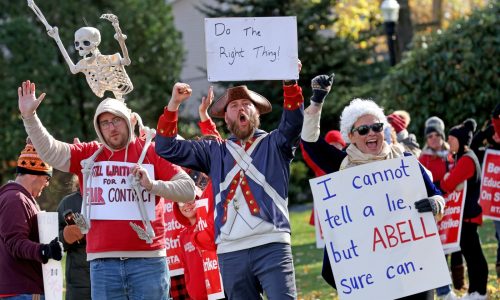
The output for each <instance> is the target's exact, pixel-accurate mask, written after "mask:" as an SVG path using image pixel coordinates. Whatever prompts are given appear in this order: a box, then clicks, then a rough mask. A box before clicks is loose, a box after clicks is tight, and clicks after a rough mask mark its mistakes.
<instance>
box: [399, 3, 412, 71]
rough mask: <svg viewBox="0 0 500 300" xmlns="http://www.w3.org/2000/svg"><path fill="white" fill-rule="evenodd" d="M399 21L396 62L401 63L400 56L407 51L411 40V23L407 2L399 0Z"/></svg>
mask: <svg viewBox="0 0 500 300" xmlns="http://www.w3.org/2000/svg"><path fill="white" fill-rule="evenodd" d="M398 2H399V5H400V9H399V21H398V28H397V37H398V49H399V51H396V61H397V62H399V61H401V54H402V53H403V52H404V51H407V50H409V48H410V43H411V41H412V39H413V24H412V21H411V9H410V5H409V3H408V0H399V1H398Z"/></svg>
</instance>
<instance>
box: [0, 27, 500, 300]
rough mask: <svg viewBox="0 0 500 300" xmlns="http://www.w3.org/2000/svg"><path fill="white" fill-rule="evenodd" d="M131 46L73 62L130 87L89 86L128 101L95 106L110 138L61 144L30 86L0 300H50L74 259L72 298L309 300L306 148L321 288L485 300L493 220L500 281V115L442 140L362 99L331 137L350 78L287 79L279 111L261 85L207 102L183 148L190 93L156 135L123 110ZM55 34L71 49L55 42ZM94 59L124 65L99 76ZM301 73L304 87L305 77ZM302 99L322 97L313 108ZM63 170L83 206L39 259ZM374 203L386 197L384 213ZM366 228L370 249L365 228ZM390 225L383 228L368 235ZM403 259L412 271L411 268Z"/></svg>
mask: <svg viewBox="0 0 500 300" xmlns="http://www.w3.org/2000/svg"><path fill="white" fill-rule="evenodd" d="M109 18H111V19H112V20H114V19H113V18H112V17H109ZM113 24H114V25H113V26H114V27H115V29H116V28H117V27H116V26H118V25H116V24H118V22H117V21H116V23H113ZM85 28H86V29H84V28H82V29H84V30H87V31H88V33H90V34H93V35H96V31H94V30H93V29H89V28H90V27H85ZM82 29H81V30H82ZM116 31H117V35H116V36H115V38H116V39H117V40H118V41H119V44H120V49H121V50H122V53H123V56H124V57H123V58H122V57H121V56H120V55H119V54H117V56H114V58H109V57H105V56H104V55H103V54H102V53H100V52H99V51H98V50H97V45H98V43H97V44H96V45H95V48H93V49H90V50H88V51H87V52H85V53H81V55H82V57H83V58H82V60H81V61H80V62H78V63H77V64H72V63H71V61H70V63H71V64H70V63H68V65H69V66H70V70H71V72H72V73H77V72H83V73H84V74H85V76H94V75H95V76H96V78H100V74H99V72H100V71H99V70H101V69H104V68H109V66H110V64H111V65H112V67H113V68H114V69H113V68H110V69H109V70H106V71H107V72H116V70H118V69H119V73H120V76H121V77H120V79H119V82H114V81H113V79H108V78H105V79H103V78H100V79H99V80H101V82H97V79H96V82H94V81H92V80H93V79H89V78H87V82H88V83H89V87H90V88H91V90H92V91H93V92H94V93H95V94H96V95H97V96H99V97H102V95H103V92H104V91H108V92H112V93H113V95H114V97H113V98H111V97H108V98H105V99H103V100H100V102H99V103H98V104H97V105H96V108H95V113H94V117H93V127H94V129H95V134H96V136H97V139H96V140H93V141H88V142H80V141H79V140H78V139H75V140H74V142H73V143H67V142H64V141H62V140H58V139H56V138H55V137H54V136H53V135H52V134H51V133H50V132H51V128H47V127H46V126H45V125H44V123H43V121H44V120H42V117H39V115H38V113H37V111H39V110H42V109H43V107H44V105H45V103H44V101H43V100H44V98H45V96H46V95H45V93H42V92H41V91H39V90H37V88H36V85H35V83H34V82H31V81H30V80H26V81H23V82H20V84H19V87H18V106H19V114H20V117H21V119H22V123H23V125H24V128H25V131H26V145H18V146H19V147H18V148H19V149H20V150H21V149H22V150H21V151H20V155H19V157H18V160H17V166H16V175H15V177H14V178H13V179H12V180H11V181H9V182H8V183H6V184H5V185H3V186H2V187H1V188H0V270H1V271H0V299H13V300H14V299H15V300H17V299H53V298H50V297H49V296H48V294H49V290H48V288H47V287H48V286H50V283H49V281H50V278H58V280H60V279H61V278H62V274H54V272H53V269H52V273H51V272H50V270H51V269H49V268H48V267H49V266H52V265H51V264H52V263H55V264H60V263H59V262H58V261H61V260H62V259H63V257H64V253H66V254H65V255H66V260H65V261H66V263H65V270H64V274H65V280H66V283H65V297H66V299H131V300H132V299H179V300H181V299H196V300H202V299H264V297H267V299H297V297H298V287H297V282H296V277H295V274H296V269H295V267H294V261H293V256H292V240H291V234H292V232H293V228H292V227H291V222H290V213H289V200H288V192H289V188H290V187H289V182H290V176H291V170H290V164H291V162H292V160H293V159H294V158H295V155H296V151H297V150H298V149H299V151H300V152H301V154H302V157H303V158H304V161H305V162H306V164H307V165H308V166H309V167H310V168H311V170H312V171H313V172H314V175H315V177H316V178H315V179H314V180H312V181H311V189H312V192H313V196H314V209H313V211H312V214H311V224H314V225H315V226H316V227H317V228H320V229H321V230H322V233H323V235H324V241H323V243H324V244H323V245H324V251H323V252H324V255H323V257H318V260H321V259H322V260H323V262H322V272H321V274H313V275H311V276H316V275H317V276H319V275H321V276H322V278H323V279H324V280H325V282H326V283H328V284H329V285H330V286H331V287H332V289H335V290H336V292H337V294H339V297H340V298H342V299H344V297H345V299H363V298H364V297H365V296H364V295H369V294H370V293H380V292H379V291H380V290H382V291H384V292H383V295H386V296H385V297H386V298H383V299H435V297H437V299H446V300H453V299H471V300H474V299H477V300H480V299H488V291H487V281H488V265H487V261H486V258H485V256H484V254H483V249H482V245H481V241H480V238H479V234H478V227H479V226H481V225H482V224H483V217H485V216H486V215H487V216H489V217H490V218H492V219H494V221H493V223H494V226H495V230H496V238H497V240H498V252H497V257H496V259H497V260H496V274H495V276H497V278H498V279H499V280H500V212H497V214H496V215H494V214H493V215H492V214H491V212H492V211H494V209H493V208H490V207H487V206H485V205H486V204H484V203H483V202H482V201H483V200H484V199H482V200H481V202H480V198H481V195H483V194H484V193H489V194H491V195H500V194H499V193H500V191H499V188H500V184H499V183H498V182H500V179H499V177H498V176H499V173H500V172H499V171H498V170H499V169H500V166H499V165H498V162H499V159H500V151H499V150H500V104H498V105H496V106H495V107H491V118H490V119H489V120H474V119H473V118H467V119H466V120H454V122H453V123H452V124H445V122H444V121H443V120H442V119H441V118H440V117H439V116H435V115H429V116H428V118H427V121H426V122H425V127H424V128H421V130H420V132H415V133H411V132H409V131H408V130H409V124H410V122H411V113H412V112H411V111H409V112H408V111H405V110H402V109H399V110H395V111H391V112H389V111H384V108H383V107H381V106H380V105H379V104H377V103H376V102H375V101H372V100H370V99H360V98H356V99H353V100H352V101H350V102H349V103H348V104H347V105H346V106H345V107H344V108H343V109H342V112H341V116H340V124H329V125H330V126H329V128H336V129H338V130H336V129H335V130H331V131H328V132H327V133H326V135H324V136H322V135H321V125H323V124H322V123H321V118H322V114H321V113H322V110H323V107H324V104H325V102H327V101H335V99H331V97H328V95H329V93H330V91H331V90H332V89H334V88H335V87H336V82H335V74H333V73H331V74H328V75H324V74H318V75H317V76H315V77H313V78H310V79H308V80H310V82H311V84H310V86H302V87H301V86H299V84H298V81H297V80H296V79H297V78H293V77H285V78H281V80H279V82H280V93H281V94H282V98H281V99H268V98H266V96H265V95H261V94H259V93H257V92H255V91H253V90H251V89H249V88H248V87H247V86H246V85H238V86H231V87H228V88H226V89H225V90H224V91H223V93H222V94H221V95H219V96H218V97H216V96H215V95H214V90H213V87H210V88H209V90H208V91H207V93H206V95H205V96H204V97H203V98H202V99H201V103H200V104H199V109H198V112H199V118H200V120H199V122H198V126H199V129H200V132H201V136H200V137H197V138H192V139H184V138H183V137H181V136H180V135H179V124H181V123H182V122H183V120H182V117H181V115H180V113H179V108H180V106H181V105H183V104H185V103H186V101H199V100H200V99H192V98H193V97H192V95H193V90H192V88H191V86H190V85H189V82H186V83H184V82H177V83H175V84H173V89H172V91H171V93H170V95H171V97H170V99H169V100H168V101H164V103H162V104H161V105H162V106H164V108H163V110H161V111H160V110H159V109H158V115H159V119H158V122H157V126H156V129H153V128H149V127H147V126H145V125H144V124H143V122H142V119H141V117H140V115H139V114H138V113H137V112H133V111H132V110H131V108H130V106H129V105H128V101H134V97H133V95H128V96H127V101H125V99H124V98H125V96H126V95H127V94H128V93H130V92H131V91H132V89H133V86H132V83H131V81H130V79H128V76H127V74H126V72H125V68H124V67H125V66H128V64H130V59H129V57H128V53H127V51H126V47H125V44H124V41H125V39H124V38H122V37H120V34H121V31H119V30H118V29H116ZM97 33H98V31H97ZM48 35H49V36H50V37H51V38H53V39H55V40H56V42H57V43H58V38H59V37H58V32H57V28H55V27H54V28H52V29H51V30H49V31H48ZM99 39H100V37H99ZM59 41H60V40H59ZM58 45H59V43H58ZM61 51H62V50H61ZM82 51H83V50H82ZM63 55H64V53H63ZM110 57H111V56H110ZM65 58H67V53H66V55H65ZM91 59H95V61H99V59H103V60H106V59H110V60H109V61H108V62H107V63H108V65H106V66H105V67H102V66H101V69H99V68H96V69H92V70H93V71H92V72H95V73H94V74H93V75H89V74H90V72H89V73H85V72H86V70H90V68H91V67H90V65H91V64H93V63H95V61H94V62H92V61H91ZM296 60H297V57H295V58H294V66H293V69H294V72H296V74H297V76H299V75H298V74H300V72H301V69H302V68H303V67H307V64H308V62H306V61H300V60H298V62H297V63H295V61H296ZM86 64H88V65H86ZM113 64H114V65H113ZM96 70H97V71H96ZM101 71H102V70H101ZM332 71H335V70H332ZM115 75H116V74H115ZM111 77H112V76H111ZM303 89H311V92H312V96H311V98H310V99H304V96H303ZM168 93H169V91H165V95H167V94H168ZM327 99H328V100H327ZM11 100H12V101H14V100H13V99H11ZM271 103H274V104H276V103H281V105H280V106H281V107H280V109H281V110H282V112H281V119H280V120H279V123H278V125H277V127H276V128H275V129H274V130H271V131H269V132H267V131H264V130H262V129H261V126H260V125H261V122H266V116H265V115H266V114H268V113H270V112H271V110H273V109H277V105H274V106H273V105H272V104H271ZM213 119H219V120H220V121H221V122H223V123H224V125H225V126H226V127H227V131H228V132H229V135H227V136H224V135H223V134H220V133H219V130H220V129H217V127H216V122H214V120H213ZM478 123H480V124H483V123H484V126H478V125H477V124H478ZM221 132H222V131H221ZM66 138H68V139H69V138H72V137H66ZM419 140H420V141H425V143H424V145H423V146H421V145H419V143H418V141H419ZM54 169H57V170H59V171H62V172H68V173H71V174H73V177H72V193H71V194H69V195H67V196H65V197H64V198H63V199H61V201H59V206H58V209H57V220H56V223H55V228H56V229H57V231H56V232H55V234H53V236H50V239H49V241H48V242H47V243H45V242H44V243H42V242H41V240H42V239H41V237H42V235H46V233H45V232H46V229H47V225H46V224H45V223H43V222H40V220H37V215H38V216H40V214H43V212H41V210H40V207H39V205H38V202H37V199H38V198H39V197H40V195H41V193H42V191H43V190H44V188H46V187H47V186H48V185H49V184H50V180H51V178H52V175H53V170H54ZM483 174H487V175H488V174H489V175H488V176H489V177H488V178H489V179H488V180H487V181H486V180H485V181H483V180H482V176H484V175H483ZM344 182H345V183H347V184H342V183H344ZM485 182H487V184H486V185H485ZM340 186H342V188H340ZM389 186H390V189H389V188H388V187H389ZM378 188H379V189H378ZM379 190H380V191H382V192H380V191H379ZM362 193H365V194H362ZM370 193H373V195H375V194H376V193H381V195H383V197H384V199H383V201H382V202H383V203H382V204H376V203H374V202H376V201H374V200H373V198H375V196H373V197H372V198H370V197H368V196H366V195H368V194H370ZM376 197H378V195H377V196H376ZM496 197H497V196H495V198H496ZM345 199H347V202H343V201H344V200H345ZM334 200H335V201H334ZM337 200H338V202H336V201H337ZM455 200H457V201H455ZM486 200H489V199H486ZM455 202H456V203H458V204H456V203H455ZM485 202H488V201H485ZM489 202H491V201H489ZM346 203H347V204H346ZM453 205H454V206H453ZM490 205H491V204H490ZM358 206H359V208H358ZM382 206H383V207H384V208H383V209H382V208H381V207H382ZM382 210H383V211H384V212H383V213H387V215H383V213H382V212H381V211H382ZM386 210H387V212H385V211H386ZM499 210H500V209H499ZM361 214H362V215H363V218H364V219H363V220H364V221H366V222H367V223H366V226H363V227H366V228H365V229H366V230H367V231H365V232H369V233H370V234H371V236H369V237H366V238H362V235H363V233H362V232H361V231H360V232H355V231H357V229H353V228H354V227H353V226H354V225H353V224H354V223H356V221H357V219H358V217H359V215H361ZM381 214H382V216H386V217H380V216H379V215H381ZM375 216H377V217H378V218H383V219H384V221H380V222H382V223H370V222H372V221H373V220H374V219H376V218H377V217H375ZM495 216H496V219H495ZM372 224H373V226H372ZM304 225H305V224H304ZM446 230H448V231H446ZM350 235H351V236H350ZM365 236H366V233H365ZM358 237H359V238H358ZM360 239H363V240H369V239H371V240H370V241H369V243H370V244H369V245H368V244H366V243H368V242H365V241H361V240H360ZM366 245H368V246H366ZM365 248H366V249H365ZM368 248H369V249H368ZM398 249H399V250H398ZM390 251H394V252H390ZM398 251H399V252H398ZM424 251H425V252H424ZM370 255H373V256H370ZM370 257H372V258H371V259H373V260H377V263H380V264H385V263H387V264H389V263H393V264H394V265H390V266H388V267H386V268H384V272H383V276H382V277H384V278H381V277H380V274H378V273H376V272H374V271H373V269H371V268H370V267H369V266H368V265H369V264H370V263H365V262H366V261H367V260H369V259H370ZM410 257H411V258H412V261H410V260H409V259H410ZM399 258H401V259H402V258H407V259H408V261H406V262H404V263H401V264H398V265H396V262H395V261H396V260H397V259H399ZM391 259H393V260H391ZM448 260H449V262H448ZM419 266H420V268H419ZM51 268H53V267H51ZM46 270H48V271H46ZM361 272H362V273H361ZM56 273H57V272H56ZM403 275H404V276H403ZM50 276H53V277H50ZM411 276H414V278H415V279H411ZM425 278H427V279H425ZM416 282H421V283H419V284H416ZM372 288H373V290H371V289H372ZM374 291H375V292H374ZM457 291H460V294H463V296H462V297H459V296H458V295H457V293H456V292H457ZM50 292H52V291H50ZM364 293H366V294H364ZM61 295H62V293H61ZM379 295H380V294H379ZM350 297H352V298H350ZM365 299H366V298H365ZM374 299H375V298H374ZM381 299H382V298H381Z"/></svg>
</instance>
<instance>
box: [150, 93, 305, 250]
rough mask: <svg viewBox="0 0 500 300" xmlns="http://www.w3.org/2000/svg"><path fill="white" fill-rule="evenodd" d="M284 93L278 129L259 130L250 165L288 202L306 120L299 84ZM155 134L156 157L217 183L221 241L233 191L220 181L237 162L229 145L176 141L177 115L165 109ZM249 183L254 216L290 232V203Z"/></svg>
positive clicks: (232, 139) (224, 143) (218, 142)
mask: <svg viewBox="0 0 500 300" xmlns="http://www.w3.org/2000/svg"><path fill="white" fill-rule="evenodd" d="M283 89H284V98H285V101H284V110H283V114H282V117H281V121H280V123H279V126H278V128H277V129H275V130H273V131H271V132H270V133H266V132H265V131H263V130H256V131H255V134H254V137H257V138H258V137H260V136H262V135H266V136H265V137H264V138H263V139H262V140H261V141H260V142H259V144H258V145H257V146H256V148H255V149H254V151H253V152H252V153H251V155H250V157H251V159H252V165H253V166H255V168H256V169H257V170H258V171H259V172H260V173H261V174H263V175H264V176H265V179H266V181H267V183H268V184H269V185H270V186H271V187H272V188H273V189H274V190H275V191H276V193H277V194H278V195H279V197H280V198H282V199H285V200H288V183H289V177H290V163H291V161H292V159H293V157H294V154H295V150H296V148H297V146H298V144H299V139H300V132H301V129H302V122H303V119H304V107H303V102H304V98H303V96H302V89H301V88H300V87H299V86H298V85H293V86H284V87H283ZM157 133H158V135H157V136H156V148H155V149H156V152H157V153H158V155H160V156H161V157H163V158H165V159H167V160H169V161H170V162H172V163H175V164H177V165H180V166H183V167H187V168H190V169H194V170H198V171H201V172H204V173H206V174H208V175H209V177H210V178H211V180H212V183H213V185H212V187H213V193H214V196H215V195H218V194H219V193H220V199H221V200H222V201H220V202H219V203H216V206H215V210H216V218H215V236H216V238H217V237H218V236H219V235H220V232H221V227H222V226H223V223H224V221H223V217H224V202H225V201H224V200H225V199H226V198H227V197H228V194H229V193H230V186H228V187H227V188H226V189H225V190H222V191H221V190H220V183H221V182H222V181H224V180H225V179H226V177H227V174H228V173H229V172H230V171H231V170H232V169H233V168H234V167H235V159H234V158H233V156H232V155H231V153H229V150H228V145H227V143H228V141H226V140H217V141H214V140H199V141H193V140H178V139H176V135H177V112H170V111H168V110H167V109H166V108H165V110H164V114H163V115H162V116H160V119H159V122H158V128H157ZM229 140H230V141H233V142H235V143H236V142H237V139H236V137H234V136H231V137H230V138H229ZM246 180H247V182H248V186H249V187H250V191H251V193H252V195H253V198H254V199H255V201H256V202H257V205H258V208H259V209H258V213H256V214H255V216H257V217H259V218H261V219H262V220H264V221H266V222H268V223H271V224H273V225H274V228H275V230H278V231H282V232H287V233H290V223H289V221H288V219H289V217H288V208H287V207H286V206H287V204H288V203H285V205H284V206H285V207H281V208H279V207H277V206H276V203H275V201H273V199H272V197H271V196H270V195H269V194H268V193H267V192H266V191H265V190H264V188H263V186H262V185H261V183H259V182H256V181H254V180H252V179H251V178H248V177H246ZM286 202H287V201H286ZM283 211H285V213H286V215H284V213H283ZM248 247H252V245H248Z"/></svg>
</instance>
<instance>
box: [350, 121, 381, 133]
mask: <svg viewBox="0 0 500 300" xmlns="http://www.w3.org/2000/svg"><path fill="white" fill-rule="evenodd" d="M370 129H371V130H372V131H373V132H381V131H382V130H383V129H384V123H373V124H372V125H361V126H359V127H356V128H354V129H353V130H351V133H354V132H356V131H357V132H358V134H359V135H367V134H368V132H370Z"/></svg>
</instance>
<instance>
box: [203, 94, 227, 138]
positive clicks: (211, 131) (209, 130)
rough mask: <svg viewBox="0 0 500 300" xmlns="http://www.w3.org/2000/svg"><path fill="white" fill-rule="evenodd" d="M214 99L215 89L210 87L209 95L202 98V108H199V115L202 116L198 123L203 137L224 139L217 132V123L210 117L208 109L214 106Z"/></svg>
mask: <svg viewBox="0 0 500 300" xmlns="http://www.w3.org/2000/svg"><path fill="white" fill-rule="evenodd" d="M213 99H214V87H213V86H210V87H209V88H208V93H207V96H206V97H202V98H201V103H200V106H199V107H198V113H199V115H200V122H198V127H199V128H200V131H201V134H202V135H213V136H215V137H217V138H218V139H222V137H221V136H220V134H219V131H217V127H216V126H215V123H214V122H213V121H212V118H210V116H209V115H208V107H209V106H210V105H211V104H212V101H213Z"/></svg>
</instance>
